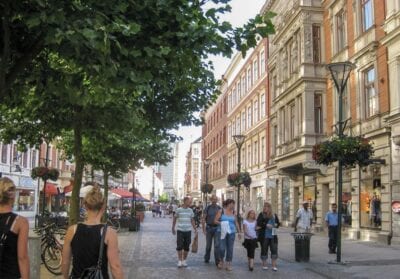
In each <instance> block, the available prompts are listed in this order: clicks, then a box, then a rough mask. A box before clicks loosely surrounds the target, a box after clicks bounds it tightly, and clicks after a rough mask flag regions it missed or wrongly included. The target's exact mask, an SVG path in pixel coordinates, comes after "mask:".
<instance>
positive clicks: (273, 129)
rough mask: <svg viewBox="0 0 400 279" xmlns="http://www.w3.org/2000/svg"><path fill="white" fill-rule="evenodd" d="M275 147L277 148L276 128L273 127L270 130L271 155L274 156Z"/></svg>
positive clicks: (275, 126)
mask: <svg viewBox="0 0 400 279" xmlns="http://www.w3.org/2000/svg"><path fill="white" fill-rule="evenodd" d="M277 146H278V126H277V125H274V126H273V128H272V144H271V155H276V148H277Z"/></svg>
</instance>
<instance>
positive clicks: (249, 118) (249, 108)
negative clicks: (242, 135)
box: [247, 106, 252, 129]
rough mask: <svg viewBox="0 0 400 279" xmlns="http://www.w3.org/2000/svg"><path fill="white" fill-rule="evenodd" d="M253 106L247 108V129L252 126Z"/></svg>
mask: <svg viewBox="0 0 400 279" xmlns="http://www.w3.org/2000/svg"><path fill="white" fill-rule="evenodd" d="M251 124H252V123H251V106H249V107H248V108H247V129H250V128H251Z"/></svg>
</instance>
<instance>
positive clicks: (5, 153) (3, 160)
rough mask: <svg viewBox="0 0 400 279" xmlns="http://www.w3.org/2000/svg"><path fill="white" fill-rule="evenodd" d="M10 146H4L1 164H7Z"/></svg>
mask: <svg viewBox="0 0 400 279" xmlns="http://www.w3.org/2000/svg"><path fill="white" fill-rule="evenodd" d="M7 151H8V145H7V144H4V143H3V144H2V146H1V162H2V163H3V164H7V154H8V152H7Z"/></svg>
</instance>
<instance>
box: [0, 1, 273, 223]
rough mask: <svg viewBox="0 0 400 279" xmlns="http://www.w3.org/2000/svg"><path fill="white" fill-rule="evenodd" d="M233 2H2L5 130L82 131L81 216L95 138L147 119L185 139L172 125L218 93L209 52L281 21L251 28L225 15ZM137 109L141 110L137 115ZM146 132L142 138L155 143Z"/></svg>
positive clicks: (26, 139)
mask: <svg viewBox="0 0 400 279" xmlns="http://www.w3.org/2000/svg"><path fill="white" fill-rule="evenodd" d="M229 2H230V1H229V0H212V1H206V0H204V1H198V0H192V1H186V0H185V1H183V0H165V1H159V0H146V1H128V0H126V1H118V2H115V1H111V0H104V1H94V0H72V1H65V0H64V1H43V0H32V1H27V0H25V1H24V0H22V1H2V2H1V3H0V12H1V14H2V20H1V30H2V31H1V32H2V33H1V34H2V36H1V37H0V102H1V103H2V106H1V107H0V110H1V111H0V124H5V126H2V130H3V131H0V133H1V134H2V135H4V138H7V139H17V140H18V142H19V143H21V144H22V145H23V144H30V145H35V144H38V143H37V142H38V141H41V140H42V136H41V135H47V136H48V137H49V138H50V139H54V138H56V137H58V136H61V135H62V134H63V133H64V132H73V149H72V150H73V155H74V160H75V164H76V172H75V180H74V183H75V185H74V188H73V192H72V208H71V215H72V216H75V215H77V214H78V202H79V190H80V186H81V182H82V173H83V167H84V164H85V157H84V151H83V148H84V147H83V145H84V141H85V140H87V139H93V137H92V136H91V135H96V137H97V138H99V139H101V138H102V137H106V134H111V135H112V134H114V133H116V132H118V131H126V130H127V131H134V130H135V129H136V128H138V127H139V128H140V131H146V135H148V134H151V133H153V134H154V135H157V137H158V140H159V141H160V142H162V141H169V140H171V139H172V140H173V139H175V137H174V136H173V135H171V134H170V132H169V130H170V129H174V128H178V126H179V125H180V124H183V125H190V124H193V123H199V120H198V119H196V118H195V117H194V116H193V112H195V111H198V110H200V109H201V108H203V107H204V106H205V105H207V104H208V103H209V102H210V101H212V100H213V99H214V98H216V96H217V93H216V85H217V82H216V81H215V79H214V76H213V74H212V64H210V63H209V62H208V61H207V60H208V56H209V55H211V54H223V55H227V56H229V55H231V53H232V47H235V48H236V49H238V50H240V51H242V53H243V54H244V53H245V52H246V51H247V50H248V49H249V48H250V47H252V46H254V45H255V44H256V40H255V36H256V34H259V35H261V36H262V37H265V36H267V35H268V34H270V33H272V32H273V31H274V29H273V25H272V23H271V16H272V14H266V15H262V16H257V17H256V18H255V19H252V20H250V21H249V23H248V24H246V25H245V26H244V27H243V28H232V26H231V25H230V24H229V23H227V22H220V21H219V18H218V17H219V15H220V14H221V13H225V12H228V11H229V10H230V7H229V5H228V3H229ZM149 19H156V20H149ZM128 110H133V112H134V113H135V114H136V117H133V118H127V117H126V116H127V115H129V116H130V117H131V114H129V113H127V111H128ZM14 113H17V115H20V116H19V118H17V119H14V118H13V115H14ZM3 127H4V128H3ZM24 127H25V128H24ZM141 139H142V138H141V137H140V135H139V137H138V139H137V140H138V144H147V142H146V141H145V140H141ZM152 142H154V141H152ZM94 146H98V145H97V144H95V145H94Z"/></svg>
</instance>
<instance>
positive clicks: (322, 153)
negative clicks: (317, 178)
mask: <svg viewBox="0 0 400 279" xmlns="http://www.w3.org/2000/svg"><path fill="white" fill-rule="evenodd" d="M373 154H374V150H373V147H372V145H371V143H370V142H369V140H368V139H366V138H363V137H352V136H343V137H341V138H339V137H333V138H332V139H330V140H327V141H324V142H322V143H318V144H316V145H314V146H313V151H312V157H313V159H314V160H315V161H316V162H317V163H318V164H322V165H326V166H328V165H331V164H333V163H334V162H337V161H341V162H342V164H343V166H344V167H353V166H355V165H359V166H366V165H368V164H369V160H370V159H371V157H372V155H373Z"/></svg>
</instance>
